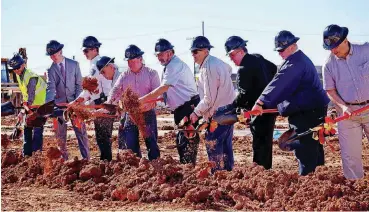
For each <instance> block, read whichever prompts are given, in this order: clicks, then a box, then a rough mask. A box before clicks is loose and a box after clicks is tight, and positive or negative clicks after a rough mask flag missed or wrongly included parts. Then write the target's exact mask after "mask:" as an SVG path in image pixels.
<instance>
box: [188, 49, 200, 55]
mask: <svg viewBox="0 0 369 212" xmlns="http://www.w3.org/2000/svg"><path fill="white" fill-rule="evenodd" d="M201 51H202V50H201V49H195V50H193V51H191V53H192V54H198V53H199V52H201Z"/></svg>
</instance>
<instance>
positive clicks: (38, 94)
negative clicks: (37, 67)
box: [17, 69, 47, 105]
mask: <svg viewBox="0 0 369 212" xmlns="http://www.w3.org/2000/svg"><path fill="white" fill-rule="evenodd" d="M32 77H37V84H36V90H35V99H34V100H33V102H32V104H31V105H42V104H45V99H46V86H47V85H46V82H45V81H44V79H42V78H41V77H40V76H38V75H37V74H35V73H33V72H31V70H29V69H24V74H23V81H22V80H21V79H20V77H19V75H18V74H17V80H18V86H19V89H20V90H21V92H22V95H23V101H24V102H27V101H28V91H27V85H28V83H29V80H30V79H31V78H32Z"/></svg>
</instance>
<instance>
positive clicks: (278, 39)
mask: <svg viewBox="0 0 369 212" xmlns="http://www.w3.org/2000/svg"><path fill="white" fill-rule="evenodd" d="M299 39H300V38H299V37H295V36H294V35H293V34H292V33H291V32H290V31H287V30H282V31H280V32H279V33H278V35H276V36H275V39H274V45H275V48H274V51H279V50H283V49H286V48H287V47H289V46H291V45H292V44H294V43H296V42H297V41H298V40H299Z"/></svg>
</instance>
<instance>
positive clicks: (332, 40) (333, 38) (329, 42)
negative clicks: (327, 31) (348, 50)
mask: <svg viewBox="0 0 369 212" xmlns="http://www.w3.org/2000/svg"><path fill="white" fill-rule="evenodd" d="M340 39H341V38H340V37H339V36H337V35H332V36H328V37H326V38H324V43H325V44H326V45H328V46H330V45H333V44H335V43H337V42H338V41H339V40H340Z"/></svg>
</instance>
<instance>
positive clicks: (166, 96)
mask: <svg viewBox="0 0 369 212" xmlns="http://www.w3.org/2000/svg"><path fill="white" fill-rule="evenodd" d="M166 70H167V67H166V66H165V68H164V70H163V74H162V78H161V79H162V80H163V77H164V73H165V71H166ZM163 99H164V104H167V99H168V94H167V92H164V93H163Z"/></svg>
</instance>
